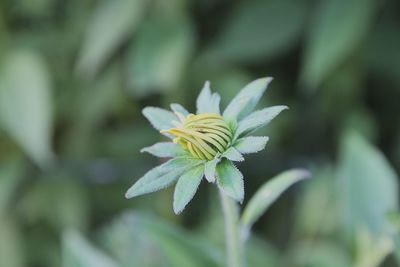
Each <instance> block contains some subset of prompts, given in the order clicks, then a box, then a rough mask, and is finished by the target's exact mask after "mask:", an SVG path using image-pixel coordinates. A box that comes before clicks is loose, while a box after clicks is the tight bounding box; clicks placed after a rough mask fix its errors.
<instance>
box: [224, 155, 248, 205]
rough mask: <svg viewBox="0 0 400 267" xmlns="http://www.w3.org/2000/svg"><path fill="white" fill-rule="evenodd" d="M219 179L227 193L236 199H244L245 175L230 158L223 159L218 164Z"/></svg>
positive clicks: (240, 200)
mask: <svg viewBox="0 0 400 267" xmlns="http://www.w3.org/2000/svg"><path fill="white" fill-rule="evenodd" d="M217 181H218V185H219V186H220V187H221V188H222V190H223V192H224V193H225V194H227V195H228V196H230V197H231V198H233V199H235V200H236V201H239V202H242V201H243V198H244V185H243V175H242V173H241V172H240V171H239V170H238V169H237V168H236V167H235V165H233V163H232V162H231V161H230V160H227V159H223V160H222V161H221V163H219V164H218V165H217Z"/></svg>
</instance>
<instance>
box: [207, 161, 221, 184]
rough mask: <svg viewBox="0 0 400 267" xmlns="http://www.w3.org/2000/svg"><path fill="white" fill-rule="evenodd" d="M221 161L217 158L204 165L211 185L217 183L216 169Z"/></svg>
mask: <svg viewBox="0 0 400 267" xmlns="http://www.w3.org/2000/svg"><path fill="white" fill-rule="evenodd" d="M219 161H220V159H219V158H217V157H216V158H214V159H213V160H209V161H207V162H206V163H205V164H204V176H205V177H206V179H207V181H208V182H210V183H213V182H215V168H216V167H217V164H218V162H219Z"/></svg>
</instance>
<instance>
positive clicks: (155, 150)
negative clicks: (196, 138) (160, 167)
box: [140, 142, 187, 158]
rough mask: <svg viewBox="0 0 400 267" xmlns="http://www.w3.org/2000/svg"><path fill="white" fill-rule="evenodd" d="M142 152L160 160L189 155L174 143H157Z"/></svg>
mask: <svg viewBox="0 0 400 267" xmlns="http://www.w3.org/2000/svg"><path fill="white" fill-rule="evenodd" d="M140 152H147V153H150V154H152V155H154V156H156V157H160V158H173V157H179V156H183V155H185V154H187V153H186V151H185V150H184V149H183V148H182V146H181V145H179V144H175V143H172V142H160V143H156V144H154V145H152V146H149V147H145V148H143V149H142V150H140Z"/></svg>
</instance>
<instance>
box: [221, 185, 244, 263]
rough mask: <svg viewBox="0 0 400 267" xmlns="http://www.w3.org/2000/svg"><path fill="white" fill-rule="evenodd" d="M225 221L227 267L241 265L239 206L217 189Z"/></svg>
mask: <svg viewBox="0 0 400 267" xmlns="http://www.w3.org/2000/svg"><path fill="white" fill-rule="evenodd" d="M219 195H220V199H221V206H222V211H223V214H224V221H225V245H226V263H227V266H228V267H243V259H242V245H241V241H240V235H239V208H238V206H237V204H236V202H235V201H234V200H233V199H231V198H230V197H228V196H227V195H226V194H225V193H224V192H223V191H222V190H221V189H219Z"/></svg>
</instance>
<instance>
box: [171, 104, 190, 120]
mask: <svg viewBox="0 0 400 267" xmlns="http://www.w3.org/2000/svg"><path fill="white" fill-rule="evenodd" d="M171 109H172V111H173V112H179V113H181V114H182V115H183V116H185V117H186V116H187V115H189V111H187V110H186V109H185V108H184V107H183V106H182V105H180V104H176V103H173V104H171Z"/></svg>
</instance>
